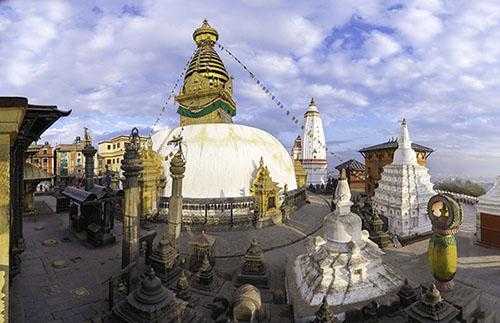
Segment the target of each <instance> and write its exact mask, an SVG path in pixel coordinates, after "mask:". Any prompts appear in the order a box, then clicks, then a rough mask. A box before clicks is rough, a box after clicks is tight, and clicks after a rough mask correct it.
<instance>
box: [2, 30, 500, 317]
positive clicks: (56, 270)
mask: <svg viewBox="0 0 500 323" xmlns="http://www.w3.org/2000/svg"><path fill="white" fill-rule="evenodd" d="M193 40H194V42H195V46H196V47H195V51H194V53H193V55H192V57H191V59H190V61H189V62H188V64H187V67H186V70H185V73H184V74H183V77H184V78H183V81H182V86H181V87H180V89H179V91H178V92H177V93H176V94H177V95H176V96H175V102H176V105H177V110H176V113H177V115H178V122H177V125H176V126H175V127H173V128H171V129H170V128H169V129H160V130H157V131H155V132H154V133H153V134H152V135H151V136H149V137H145V136H143V134H141V133H140V131H139V130H138V129H137V128H133V129H131V131H130V133H129V134H126V136H124V135H121V136H119V140H118V139H116V140H107V141H103V142H101V143H99V144H98V149H96V148H94V143H93V139H92V136H91V133H92V129H87V128H85V130H84V133H83V140H78V142H75V147H73V148H74V149H73V148H72V150H74V155H75V156H77V157H76V158H81V159H79V162H78V167H79V168H78V169H79V170H80V171H78V172H76V173H75V174H69V173H67V172H64V173H63V174H60V173H57V172H53V173H52V172H51V173H50V174H49V173H47V172H46V170H47V167H48V166H47V165H49V164H50V165H58V163H57V161H55V160H54V161H53V163H52V162H51V163H45V164H43V165H44V167H45V168H44V169H41V168H37V167H38V166H37V165H36V164H32V163H31V161H32V160H34V158H35V157H34V156H43V157H41V158H46V156H51V154H50V152H49V153H47V151H45V152H44V153H43V154H37V153H36V151H33V152H30V155H29V156H30V157H29V158H30V159H29V160H30V163H29V165H28V166H27V167H25V166H24V159H25V158H24V157H25V155H23V154H24V153H25V152H26V150H27V148H28V146H30V144H32V142H34V141H35V142H36V139H37V138H38V137H39V136H40V135H41V134H42V133H43V132H44V131H45V130H46V129H47V128H48V127H49V126H50V125H51V124H52V123H54V122H55V121H56V120H57V119H59V118H62V117H69V112H65V111H62V110H58V109H57V108H56V107H52V106H38V105H31V104H28V101H27V100H26V99H23V98H12V97H0V113H2V116H8V117H9V119H8V120H7V121H8V122H1V123H0V140H1V143H2V145H0V153H1V155H0V157H1V156H3V159H0V162H2V164H0V166H3V169H4V170H5V172H4V173H5V174H7V175H9V174H10V175H11V177H6V175H1V174H0V176H3V177H0V179H1V180H2V181H0V182H2V183H4V184H5V185H4V187H2V188H0V189H3V191H1V190H0V192H1V193H2V196H3V197H5V199H4V200H3V202H2V203H3V208H2V209H0V211H1V212H2V213H1V215H2V216H3V218H2V220H4V222H5V225H6V227H7V228H8V230H6V231H5V232H3V233H2V235H1V237H2V239H3V240H2V241H3V245H5V246H8V248H7V251H8V252H7V254H4V255H2V257H0V261H2V262H1V263H0V265H1V266H2V267H1V268H0V270H1V271H0V273H1V275H0V283H1V284H0V287H2V293H3V295H0V296H1V297H0V305H2V306H3V307H2V308H3V309H4V311H3V312H0V314H1V315H2V316H3V317H2V318H3V321H6V320H7V319H8V318H9V316H10V321H11V322H50V321H55V320H62V321H73V322H80V321H82V322H84V321H99V322H162V323H163V322H164V323H167V322H172V323H173V322H193V323H194V322H255V323H257V322H259V323H264V322H276V323H278V322H303V323H305V322H315V323H330V322H425V323H429V322H484V323H486V322H498V320H500V295H497V294H495V291H494V290H493V291H492V290H488V291H487V292H486V291H485V289H486V286H487V285H488V282H487V281H485V280H484V279H483V280H481V279H476V278H474V277H477V276H474V275H475V274H474V273H469V272H466V269H467V268H468V267H467V264H470V266H474V265H475V263H474V261H473V260H470V261H469V260H468V258H470V257H475V255H476V253H477V254H478V255H479V254H480V255H485V256H488V257H492V258H494V257H495V251H490V250H495V249H485V246H487V247H488V248H498V247H499V246H500V240H499V239H498V237H497V235H496V233H498V232H500V221H499V220H498V219H499V218H500V179H499V178H497V181H496V185H495V186H494V187H493V188H491V190H489V191H488V193H487V194H486V195H484V196H482V197H480V198H479V199H478V200H476V199H471V198H468V197H464V196H460V195H457V194H454V193H451V192H442V191H438V190H435V189H434V185H433V184H432V182H431V175H430V174H429V170H428V168H427V167H426V162H427V158H428V157H429V155H430V153H431V152H432V151H433V150H432V149H430V148H427V147H425V146H422V145H418V144H414V143H412V141H411V139H410V132H409V130H408V124H409V122H407V121H406V120H402V122H401V123H400V124H399V134H398V138H397V140H390V141H389V142H386V143H383V144H380V145H374V146H370V147H367V148H363V149H361V150H360V152H361V153H362V156H363V157H364V158H365V164H363V163H361V162H359V161H357V160H355V159H350V160H347V161H345V160H343V161H342V162H341V163H340V164H339V165H338V166H337V167H336V169H337V170H338V172H339V174H338V175H337V176H332V174H331V172H329V171H328V170H329V163H328V147H327V144H326V142H327V141H326V138H325V131H324V127H323V121H322V119H321V112H320V111H326V110H327V109H328V104H327V103H326V102H321V105H320V104H317V103H316V101H315V100H314V99H311V100H310V103H309V104H308V106H307V107H305V108H304V111H303V112H304V115H303V116H304V118H303V126H302V127H300V128H297V130H298V129H300V130H298V131H297V132H298V133H296V135H297V138H296V139H295V141H294V142H293V144H292V149H291V150H290V151H288V150H287V149H286V148H285V145H284V144H283V143H282V142H280V140H279V139H277V138H276V137H275V136H274V135H272V134H270V133H268V132H266V131H264V130H261V129H258V128H256V127H252V126H246V125H241V124H238V123H237V122H236V120H237V115H238V111H241V110H244V109H245V107H244V106H240V105H238V104H237V98H235V97H234V93H233V82H234V83H237V82H238V81H239V80H238V79H233V78H232V77H231V74H230V73H229V72H228V70H227V69H226V67H225V64H224V62H223V60H222V58H221V56H219V53H218V51H217V50H216V49H217V48H223V47H222V45H220V40H219V33H218V31H217V30H216V29H215V28H213V27H212V26H211V25H210V24H209V23H208V22H207V21H206V20H204V21H203V22H202V24H201V26H200V27H198V28H196V29H195V31H194V33H193ZM230 56H232V57H233V58H235V56H234V54H232V53H230ZM236 59H237V58H236ZM237 61H238V62H239V59H237ZM240 63H241V62H240ZM244 68H245V69H247V68H246V66H245V67H244ZM249 73H250V74H251V77H252V78H253V79H254V80H255V75H254V74H253V73H251V72H249ZM259 84H262V82H260V81H259ZM265 91H266V93H269V90H268V89H267V88H266V90H265ZM269 95H270V97H271V98H272V100H273V101H276V96H275V95H274V94H269ZM278 102H279V101H278ZM306 102H307V101H306ZM318 102H319V101H318ZM278 105H279V106H280V107H282V103H281V102H280V103H279V104H278ZM172 114H173V112H172ZM293 118H294V119H293V121H294V123H295V124H298V119H296V118H295V117H293ZM4 119H5V117H4ZM395 126H396V125H395ZM112 145H114V146H112ZM31 147H33V148H32V149H35V148H36V147H37V145H32V146H31ZM48 147H49V146H48V145H47V144H46V145H40V149H45V150H47V149H48ZM101 149H102V151H101ZM54 156H58V154H57V152H56V154H55V155H54ZM54 158H57V157H54ZM65 158H69V157H68V156H66V155H65ZM59 164H60V163H59ZM54 167H56V166H54ZM58 167H60V166H58ZM49 168H50V167H49ZM81 168H83V173H82V169H81ZM96 170H98V171H96ZM41 181H44V182H47V183H49V184H47V185H46V186H44V190H43V192H42V191H38V192H37V189H36V187H37V185H38V184H39V183H40V182H41ZM7 187H10V190H7V189H6V188H7ZM5 201H7V202H5ZM37 207H38V208H39V209H43V212H41V211H37V210H36V208H37ZM471 219H472V221H473V224H472V225H471V223H470V222H469V221H471ZM23 223H24V224H23ZM466 226H467V230H469V229H468V228H470V227H471V226H472V227H473V228H474V232H472V231H466V230H462V228H463V227H466ZM470 241H475V242H477V244H475V243H469V242H470ZM465 245H467V247H466V248H471V249H465V247H464V246H465ZM464 250H465V251H464ZM9 256H10V257H9ZM467 261H469V262H467ZM37 263H42V264H43V268H42V269H41V268H40V267H39V266H37V265H36V264H37ZM464 264H465V265H464ZM471 277H473V278H471ZM483 278H484V277H483ZM471 281H473V282H474V284H472V283H471ZM32 285H34V286H36V288H34V289H32ZM8 293H10V294H9V302H10V312H8V311H7V310H6V309H7V308H8V306H7V305H5V302H6V301H5V297H6V295H7V294H8ZM30 297H31V298H30ZM34 299H37V300H40V302H42V305H43V306H38V305H37V306H34V305H33V304H34V303H35V301H34ZM2 301H3V303H2ZM16 302H17V303H16ZM12 304H15V306H14V305H12ZM1 321H2V320H1V319H0V322H1Z"/></svg>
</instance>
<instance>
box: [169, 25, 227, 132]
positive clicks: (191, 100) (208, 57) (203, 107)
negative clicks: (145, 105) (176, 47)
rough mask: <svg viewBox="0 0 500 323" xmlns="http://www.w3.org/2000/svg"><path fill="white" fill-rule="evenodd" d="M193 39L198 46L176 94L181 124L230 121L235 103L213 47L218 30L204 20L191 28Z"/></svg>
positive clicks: (225, 73) (224, 68)
mask: <svg viewBox="0 0 500 323" xmlns="http://www.w3.org/2000/svg"><path fill="white" fill-rule="evenodd" d="M193 39H194V41H195V43H196V45H197V46H198V48H197V49H196V52H195V54H194V55H193V58H192V59H191V62H190V63H189V66H188V69H187V71H186V75H185V77H184V85H183V87H182V89H181V91H180V93H179V95H178V96H177V97H176V98H175V99H176V101H177V102H178V103H179V109H178V110H177V112H178V113H179V114H180V116H181V120H180V124H181V126H184V125H189V124H199V123H231V122H232V117H233V116H234V115H235V114H236V103H235V102H234V100H233V97H232V96H233V87H232V80H231V77H230V76H229V73H228V72H227V71H226V67H225V66H224V63H223V62H222V60H221V59H220V57H219V54H217V52H216V51H215V49H214V45H215V42H216V41H217V40H218V39H219V34H218V33H217V30H215V29H214V28H213V27H211V26H210V25H209V24H208V22H207V20H204V21H203V23H202V24H201V26H200V27H198V28H197V29H196V30H195V31H194V33H193Z"/></svg>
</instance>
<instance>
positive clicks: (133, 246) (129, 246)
mask: <svg viewBox="0 0 500 323" xmlns="http://www.w3.org/2000/svg"><path fill="white" fill-rule="evenodd" d="M139 145H140V142H139V130H138V129H137V128H134V129H132V133H131V134H130V142H128V143H126V144H125V155H124V157H123V160H122V166H121V169H122V170H123V175H124V176H125V179H124V183H123V188H124V210H123V240H122V268H125V267H127V266H129V265H131V268H130V271H129V277H128V278H129V282H133V281H135V280H136V278H137V277H138V275H137V263H138V261H139V247H140V246H139V207H140V200H139V199H140V188H139V181H138V179H139V173H140V172H141V170H142V163H141V160H140V159H139Z"/></svg>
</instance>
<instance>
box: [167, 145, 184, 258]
mask: <svg viewBox="0 0 500 323" xmlns="http://www.w3.org/2000/svg"><path fill="white" fill-rule="evenodd" d="M185 171H186V161H185V160H184V155H183V154H182V148H181V146H180V145H179V150H178V151H177V153H176V154H175V155H174V157H173V158H172V160H171V161H170V177H172V194H171V196H170V203H169V206H168V231H165V232H164V236H163V237H164V238H168V239H169V240H170V241H172V244H173V245H174V247H175V248H176V249H178V248H179V245H178V244H179V236H180V234H181V224H182V179H183V178H184V172H185ZM165 234H166V236H165Z"/></svg>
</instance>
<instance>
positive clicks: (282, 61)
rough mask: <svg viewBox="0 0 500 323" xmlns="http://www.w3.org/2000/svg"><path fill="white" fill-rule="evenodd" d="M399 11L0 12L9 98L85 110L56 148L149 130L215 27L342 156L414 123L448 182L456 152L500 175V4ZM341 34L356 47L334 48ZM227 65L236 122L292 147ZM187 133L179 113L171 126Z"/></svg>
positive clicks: (353, 4)
mask: <svg viewBox="0 0 500 323" xmlns="http://www.w3.org/2000/svg"><path fill="white" fill-rule="evenodd" d="M388 3H391V4H394V2H392V1H389V2H387V1H382V0H380V1H378V0H356V1H327V0H318V1H316V2H315V3H314V5H311V4H310V3H308V2H299V1H297V2H285V1H280V0H276V1H274V0H273V1H265V2H263V1H260V0H257V1H250V0H249V1H245V2H243V3H236V2H234V1H229V0H223V1H220V2H217V3H205V4H203V3H199V2H189V1H187V2H181V1H178V2H165V1H157V0H147V1H144V2H141V3H139V4H137V5H136V7H135V8H134V10H128V12H127V13H123V12H122V11H123V6H124V5H125V4H126V3H125V2H121V1H108V2H100V3H99V4H98V6H99V7H94V6H95V4H93V3H92V4H91V3H89V2H82V1H80V2H67V1H45V2H43V1H38V2H36V3H33V2H31V1H8V2H1V3H0V32H1V34H0V69H1V70H2V71H4V82H0V92H1V93H2V94H3V95H22V96H27V97H29V99H30V102H34V103H40V104H57V105H58V106H60V107H61V108H63V109H65V108H66V109H73V113H72V115H71V116H70V117H68V118H65V119H63V120H61V121H59V122H58V123H56V124H55V125H54V127H52V128H51V129H50V130H49V131H48V132H47V133H46V138H49V139H50V138H51V140H52V139H54V140H63V141H64V140H66V139H68V138H72V137H74V136H75V135H77V134H78V135H80V134H81V127H82V126H84V125H85V126H89V127H90V128H91V129H92V130H93V131H95V132H96V133H98V134H104V133H106V132H113V131H122V130H123V131H125V130H126V129H127V128H128V127H131V126H132V125H137V126H140V127H148V126H150V125H152V124H153V122H154V120H155V118H156V117H157V115H158V113H159V111H160V109H161V106H162V105H163V103H164V100H165V99H166V97H167V96H168V93H169V92H170V89H171V87H172V85H173V83H174V81H175V79H176V78H177V76H178V75H179V73H180V72H181V71H182V69H183V67H184V64H185V62H186V60H187V58H188V57H189V55H190V54H191V53H192V51H193V50H194V43H193V41H192V38H191V37H192V33H193V30H194V28H196V27H197V26H198V25H199V24H200V22H201V21H202V19H203V18H207V19H208V20H209V22H210V23H211V24H212V25H213V26H214V27H215V28H216V29H217V30H218V31H219V34H220V42H221V43H222V44H224V45H225V46H226V48H228V49H230V50H231V51H232V52H233V53H234V54H235V55H236V56H238V57H239V58H240V59H241V60H242V61H243V62H244V63H245V64H246V65H247V66H248V67H249V68H250V69H251V70H252V71H254V72H255V73H256V75H258V76H259V78H260V79H261V80H262V81H263V82H264V83H265V84H266V85H267V86H268V87H269V88H271V89H272V91H273V93H274V94H275V95H276V96H278V98H279V99H280V100H281V102H282V103H283V104H285V106H286V109H288V110H290V111H291V114H293V115H297V116H301V115H302V113H303V111H304V110H305V109H306V108H307V103H308V101H309V98H310V97H311V96H315V97H317V98H318V100H317V101H318V104H319V105H320V111H321V113H322V115H323V117H324V119H325V124H329V126H328V127H327V129H326V132H327V137H329V138H343V139H346V140H349V141H346V142H348V143H345V144H342V149H345V150H346V151H347V150H350V151H351V150H352V151H355V150H357V149H359V148H360V147H361V146H366V145H369V144H375V143H378V142H380V141H382V140H386V139H387V137H389V136H394V135H395V133H394V132H393V131H392V130H388V129H393V128H394V129H396V128H397V121H398V119H400V118H401V117H403V116H406V117H408V118H409V119H410V120H411V127H412V128H411V129H412V136H414V138H416V140H418V141H422V143H423V144H428V145H430V146H432V147H433V148H436V150H437V151H442V152H443V153H442V155H439V154H433V157H431V159H432V158H436V160H439V163H433V166H432V167H434V168H435V169H439V171H440V172H441V171H443V170H446V168H447V166H448V165H449V167H448V169H450V170H456V169H460V170H461V169H462V168H461V167H462V166H460V167H458V166H457V167H455V166H454V165H455V164H456V163H458V162H457V161H456V158H455V157H456V155H453V154H452V153H451V152H453V151H459V152H460V154H461V156H464V160H467V161H468V162H470V163H471V166H470V171H471V172H476V173H480V172H483V170H484V169H493V167H492V166H491V167H486V166H485V163H480V162H476V160H477V158H476V157H474V156H477V155H478V154H479V151H484V160H488V161H490V162H492V161H493V160H494V158H496V157H497V155H498V153H497V152H498V151H500V146H499V145H500V144H497V143H499V142H500V141H499V140H498V138H499V137H500V130H499V129H498V127H496V125H497V124H498V123H499V122H500V112H499V110H498V107H500V93H498V91H497V89H498V88H499V86H500V64H499V57H500V45H499V44H500V3H499V2H498V1H495V0H483V1H466V0H458V1H438V0H420V1H404V2H402V6H400V7H397V6H396V7H395V8H393V9H392V10H387V9H388ZM129 5H130V4H129ZM134 11H136V12H137V15H134V13H133V12H134ZM353 21H356V24H354V25H352V24H353ZM349 26H351V27H349ZM336 28H337V29H336ZM339 28H340V29H342V28H344V29H347V31H346V33H345V34H346V35H347V34H348V35H350V36H351V38H350V39H349V41H352V43H351V44H350V45H352V46H350V47H349V46H347V47H343V45H344V44H345V39H344V38H343V37H344V36H343V35H342V34H340V35H339V34H335V37H333V36H332V35H333V33H332V31H333V30H338V29H339ZM349 28H350V29H349ZM5 44H7V46H6V45H5ZM220 56H221V58H222V59H223V61H224V63H225V65H226V67H227V68H228V70H229V71H230V73H231V74H232V75H233V76H234V77H235V81H234V88H235V93H236V98H235V99H236V101H237V102H238V115H237V118H236V119H237V120H238V121H242V122H244V123H245V124H250V125H254V126H257V127H262V128H264V129H268V130H269V131H271V132H272V133H273V134H274V135H275V136H277V137H279V138H281V139H283V140H284V141H285V142H284V143H285V144H289V141H290V142H291V140H293V138H294V137H295V135H296V134H297V133H298V132H299V129H297V128H296V127H295V125H294V124H292V123H291V122H290V120H289V119H290V117H289V116H286V114H285V113H284V111H282V110H278V109H276V107H275V106H274V103H273V102H272V101H271V100H270V98H269V96H267V95H266V94H265V93H264V92H263V91H262V90H261V89H260V88H259V87H258V86H257V85H256V84H255V82H254V81H253V80H252V79H250V78H249V77H248V75H247V74H246V72H244V71H243V70H242V68H241V67H240V66H239V65H238V64H237V63H235V62H234V61H233V60H232V58H230V57H228V56H227V55H226V54H225V53H224V52H220ZM358 107H362V109H359V108H358ZM177 122H178V116H177V115H176V113H175V107H174V106H173V105H172V104H171V103H170V104H169V105H168V108H167V112H166V113H164V114H163V117H162V120H161V122H160V124H161V125H166V126H169V127H172V126H175V125H176V124H177ZM346 124H347V125H348V126H346ZM366 131H369V132H370V134H371V135H370V136H368V137H366V136H365V137H364V136H363V135H360V134H362V133H366ZM58 138H59V139H58ZM339 147H340V146H339ZM339 149H340V148H339ZM445 152H446V154H445ZM448 153H449V154H448ZM450 156H452V157H450ZM453 156H455V157H453ZM358 158H359V156H358ZM474 163H475V164H474ZM437 164H439V165H437ZM480 167H481V169H480ZM432 170H433V169H431V171H432ZM483 173H484V172H483Z"/></svg>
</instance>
